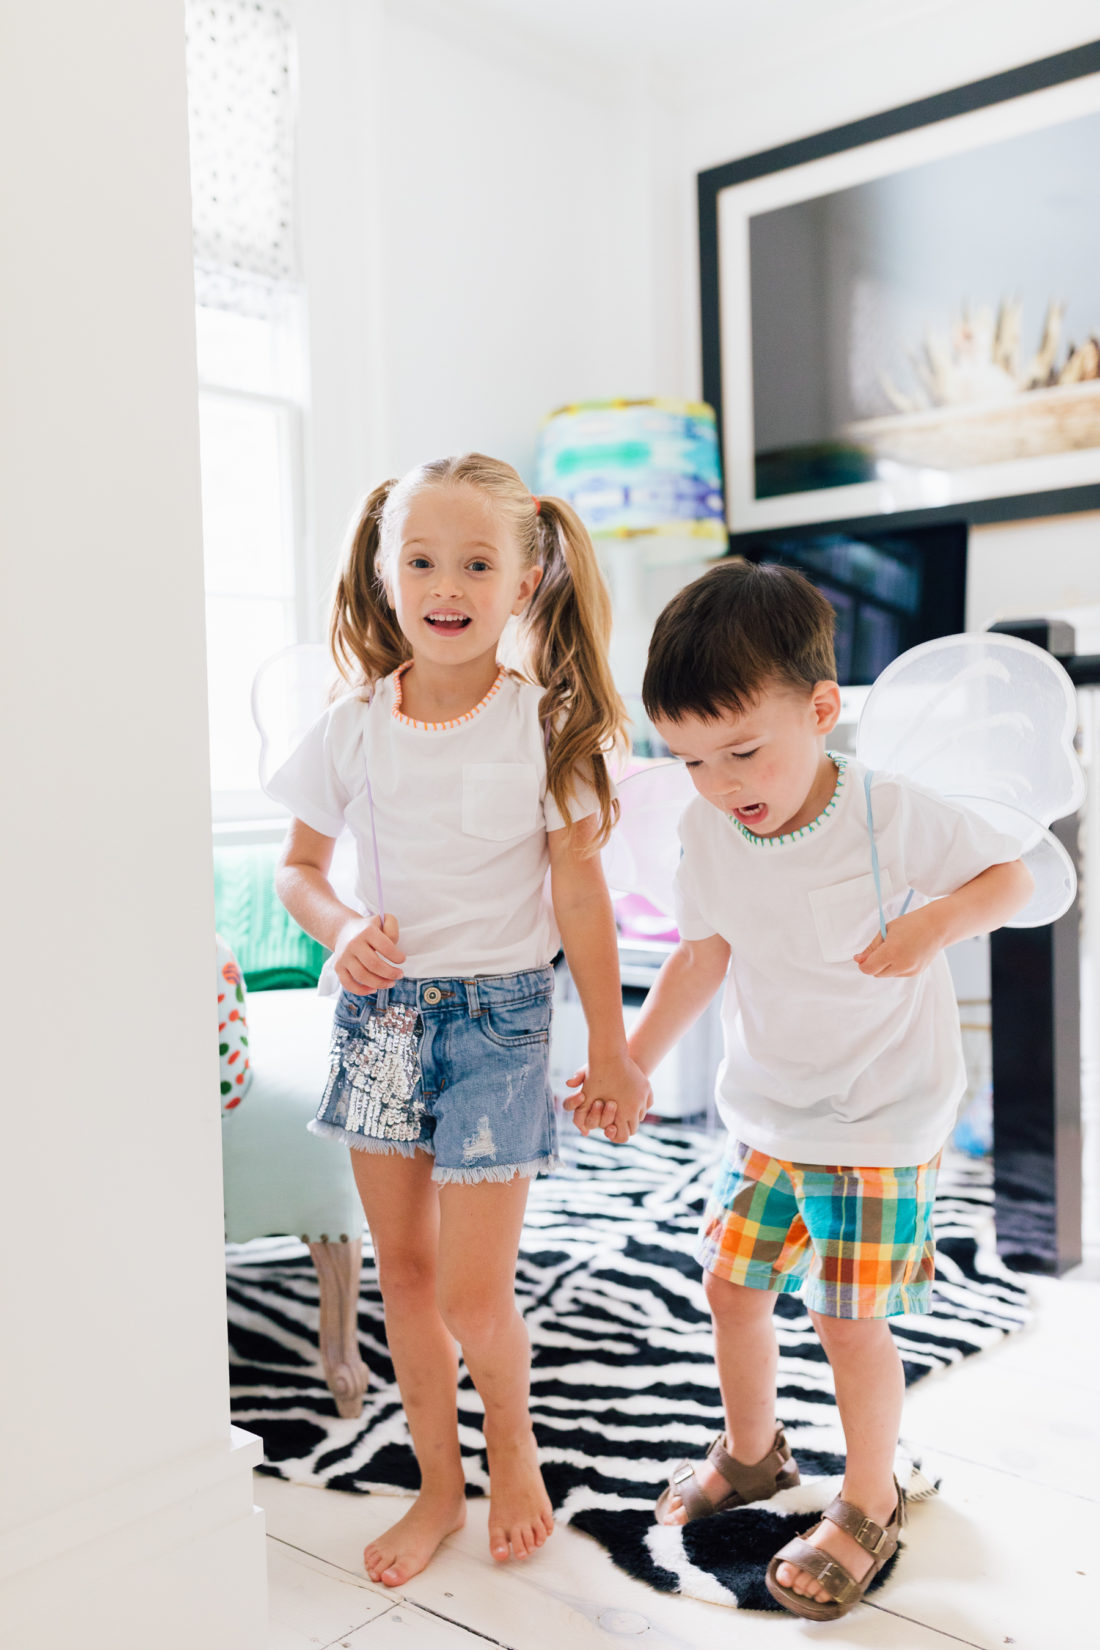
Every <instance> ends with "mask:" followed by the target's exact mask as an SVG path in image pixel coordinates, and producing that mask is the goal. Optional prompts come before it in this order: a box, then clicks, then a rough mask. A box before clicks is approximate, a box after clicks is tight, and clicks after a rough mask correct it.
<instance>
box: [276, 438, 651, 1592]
mask: <svg viewBox="0 0 1100 1650" xmlns="http://www.w3.org/2000/svg"><path fill="white" fill-rule="evenodd" d="M513 615H516V616H517V618H518V620H519V624H520V638H521V641H522V642H524V643H525V644H526V646H525V653H526V657H527V659H528V660H529V669H530V674H531V676H532V677H533V678H534V681H529V680H527V679H525V678H524V676H522V675H520V674H518V673H514V672H512V671H509V670H506V669H505V668H504V666H503V665H501V664H500V663H498V657H497V654H498V645H499V643H500V640H501V636H502V633H503V632H504V629H505V626H506V625H507V624H508V621H509V619H510V618H511V617H512V616H513ZM609 631H610V603H609V600H608V596H607V591H606V588H605V586H604V584H603V581H602V578H601V576H600V573H599V570H598V567H597V564H596V559H595V554H594V552H593V549H592V544H591V541H590V539H589V538H588V535H587V533H586V532H585V530H584V528H583V527H582V526H581V523H580V521H579V520H578V518H577V517H576V515H575V514H574V513H573V511H572V510H571V509H570V508H569V507H568V505H566V504H564V503H563V502H562V501H561V500H560V499H554V498H545V499H536V498H534V497H532V495H531V494H530V493H529V492H528V490H527V488H526V487H525V486H524V484H523V483H522V481H521V480H520V478H519V476H518V475H517V474H516V472H515V471H514V470H513V469H511V467H510V466H509V465H507V464H502V463H499V462H497V461H496V460H494V459H490V458H485V457H483V456H482V455H480V454H477V453H470V454H467V455H466V456H465V457H462V458H452V459H442V460H439V461H438V462H436V463H432V464H426V465H423V466H422V467H421V468H419V469H417V470H414V471H412V472H411V473H410V474H409V475H407V476H405V477H404V479H403V480H401V481H399V482H393V481H390V482H385V483H384V484H383V485H382V486H381V487H378V488H376V489H375V491H374V492H373V493H372V494H371V495H370V497H369V498H368V500H367V502H366V506H365V508H364V510H363V513H362V516H361V518H360V520H359V522H358V525H357V526H356V528H355V531H354V534H353V537H352V540H351V544H350V547H349V551H348V554H347V558H346V562H345V565H344V568H343V570H342V572H341V575H340V578H339V582H338V585H337V590H336V599H335V607H334V612H333V617H332V624H331V633H330V641H331V646H332V651H333V655H334V657H335V659H336V662H337V665H338V667H339V668H340V670H341V673H342V674H343V676H344V677H345V679H346V680H347V681H348V682H349V683H351V684H352V690H351V691H350V692H348V693H347V694H346V695H345V696H344V697H342V698H340V699H337V700H336V701H335V703H334V704H332V705H331V706H330V707H329V709H328V711H327V712H326V713H325V715H324V716H323V717H322V718H321V719H320V721H319V722H317V723H316V724H315V725H314V727H313V728H312V730H311V731H310V732H309V733H308V734H307V735H306V737H305V739H304V740H303V742H302V744H301V745H300V746H299V747H298V749H297V750H296V751H295V753H294V754H293V755H292V756H291V757H290V759H289V760H288V761H287V762H286V763H284V765H283V766H282V768H280V770H279V771H278V773H277V774H276V775H275V777H274V778H273V780H272V781H271V782H270V784H269V786H268V789H269V791H270V793H271V794H272V795H274V796H275V797H277V798H278V799H279V800H281V801H283V802H284V803H286V804H287V806H289V807H290V809H291V811H292V813H293V814H294V815H295V818H294V819H293V821H292V823H291V827H290V831H289V834H288V836H287V842H286V846H285V848H284V851H283V856H282V860H281V864H280V869H279V872H278V890H279V895H280V898H281V899H282V900H283V903H284V904H285V905H286V907H287V909H288V910H289V911H290V913H291V915H292V916H293V917H294V918H295V920H296V921H297V922H298V923H300V925H301V926H302V927H303V928H304V929H305V930H306V931H307V932H308V933H310V934H312V935H314V936H315V938H317V939H318V940H320V941H321V942H322V944H324V945H326V946H328V947H329V948H330V949H331V950H332V953H333V964H334V967H335V971H336V975H337V978H338V979H339V982H340V984H341V986H342V987H343V990H342V992H341V995H340V999H339V1002H338V1004H337V1007H336V1015H335V1026H334V1032H333V1048H332V1068H331V1073H330V1076H329V1081H328V1085H327V1087H326V1089H325V1092H324V1097H323V1099H322V1103H321V1108H320V1111H319V1113H318V1116H317V1119H316V1120H315V1122H314V1123H312V1124H311V1125H310V1126H311V1128H312V1129H313V1130H314V1131H315V1132H317V1133H321V1134H325V1135H328V1136H331V1137H332V1138H334V1139H337V1140H341V1141H344V1142H345V1143H346V1144H347V1145H349V1146H351V1147H352V1148H353V1150H352V1164H353V1167H354V1170H355V1177H356V1181H357V1184H358V1187H359V1191H360V1194H361V1196H362V1199H363V1207H364V1210H365V1211H366V1216H367V1221H368V1223H369V1226H370V1229H371V1233H372V1236H373V1239H374V1246H375V1254H376V1258H377V1262H378V1273H379V1280H380V1283H381V1288H382V1296H383V1301H384V1303H385V1311H386V1326H387V1338H388V1341H389V1348H390V1353H391V1356H392V1358H393V1363H394V1369H395V1372H396V1376H397V1382H398V1386H399V1388H400V1391H401V1397H402V1401H403V1403H404V1407H405V1414H406V1416H407V1418H408V1423H409V1430H410V1432H411V1434H412V1440H413V1447H414V1449H415V1451H416V1457H417V1461H418V1463H419V1466H420V1474H421V1487H420V1493H419V1495H418V1497H417V1499H416V1501H415V1503H414V1505H413V1506H412V1508H411V1509H410V1510H409V1512H408V1513H406V1515H405V1516H404V1517H403V1518H401V1519H400V1520H399V1521H398V1522H397V1523H396V1524H395V1525H394V1526H393V1527H392V1529H390V1530H388V1531H387V1532H386V1533H385V1535H383V1536H382V1537H381V1538H380V1539H379V1540H377V1541H374V1542H372V1543H371V1544H370V1546H368V1547H367V1549H366V1551H365V1554H364V1561H365V1564H366V1569H367V1573H368V1575H369V1576H370V1578H371V1580H372V1581H381V1582H383V1583H384V1584H385V1585H386V1586H390V1587H397V1586H400V1585H401V1584H402V1583H403V1582H405V1581H407V1580H408V1579H409V1577H410V1576H413V1575H415V1574H416V1573H417V1571H419V1570H422V1569H423V1568H424V1566H425V1565H426V1564H427V1563H428V1561H429V1559H430V1558H431V1556H432V1554H433V1553H434V1552H435V1550H436V1548H437V1547H438V1545H439V1543H440V1542H441V1541H442V1540H443V1539H444V1537H445V1536H447V1535H448V1534H450V1533H451V1532H452V1531H453V1530H456V1529H458V1528H459V1527H460V1526H461V1524H462V1523H463V1521H464V1518H465V1483H464V1475H463V1470H462V1462H461V1457H460V1454H459V1440H458V1420H457V1397H456V1371H457V1357H456V1349H455V1342H456V1341H457V1342H458V1344H459V1346H460V1347H461V1349H462V1356H463V1358H464V1359H465V1362H466V1367H467V1368H468V1369H469V1371H470V1375H471V1377H472V1378H473V1381H474V1384H475V1386H476V1387H477V1390H478V1392H479V1394H480V1396H481V1399H482V1402H483V1404H484V1406H485V1442H486V1448H487V1453H488V1461H489V1482H490V1510H489V1544H490V1548H491V1551H492V1554H493V1557H494V1558H496V1559H501V1560H503V1559H506V1558H508V1556H509V1552H511V1554H512V1555H514V1556H515V1557H517V1558H524V1557H526V1556H527V1555H528V1554H529V1553H531V1552H533V1551H534V1550H535V1549H536V1548H538V1547H541V1546H542V1544H543V1542H544V1541H545V1540H546V1538H547V1536H548V1535H549V1534H550V1532H551V1529H552V1520H551V1509H550V1501H549V1498H548V1496H547V1494H546V1489H545V1486H544V1485H543V1481H542V1476H541V1473H540V1471H539V1464H538V1456H537V1451H536V1445H535V1439H534V1434H533V1431H532V1426H531V1419H530V1415H529V1413H528V1397H529V1384H530V1348H529V1345H528V1341H527V1334H526V1330H525V1329H524V1326H523V1322H522V1320H521V1318H520V1316H519V1314H518V1312H517V1310H516V1304H515V1293H514V1285H515V1264H516V1255H517V1250H518V1245H519V1236H520V1228H521V1226H522V1223H523V1213H524V1206H525V1203H526V1200H527V1188H528V1182H529V1180H530V1179H531V1177H532V1176H534V1175H537V1174H540V1173H546V1172H548V1171H549V1170H550V1169H551V1168H552V1167H553V1166H554V1164H555V1162H556V1145H557V1139H556V1122H555V1116H554V1104H553V1097H552V1095H551V1092H550V1086H549V1082H548V1076H547V1054H548V1036H549V1027H550V1006H551V996H552V992H553V973H552V970H551V969H550V967H549V963H550V960H551V958H552V957H553V956H554V955H555V953H556V951H557V949H558V943H559V935H560V938H561V941H562V943H563V944H564V947H565V950H566V953H567V956H568V959H569V965H570V969H571V971H572V974H573V977H574V979H575V980H576V983H577V988H578V991H579V993H580V997H581V1000H582V1003H583V1006H584V1011H585V1016H586V1019H587V1022H588V1026H589V1057H590V1067H589V1073H590V1075H589V1078H588V1081H587V1083H586V1087H585V1100H586V1102H587V1101H588V1100H591V1101H593V1102H594V1103H598V1102H599V1101H600V1100H604V1101H606V1102H608V1103H610V1102H612V1101H614V1102H615V1104H616V1117H617V1133H618V1135H620V1136H622V1135H625V1133H627V1132H632V1129H631V1128H630V1124H633V1125H634V1126H636V1125H637V1123H638V1121H640V1119H641V1117H642V1116H643V1115H644V1113H645V1110H646V1107H647V1104H648V1097H649V1085H648V1082H647V1080H646V1079H645V1078H644V1077H643V1076H642V1074H641V1072H640V1071H639V1070H638V1069H637V1067H636V1066H635V1065H634V1064H633V1063H632V1062H631V1060H630V1059H629V1058H628V1056H627V1053H626V1038H625V1034H624V1029H623V1018H622V1000H621V995H620V987H619V971H618V953H617V949H616V941H615V929H614V923H613V919H612V913H611V904H610V900H609V896H608V893H607V889H606V886H605V884H604V881H603V875H602V872H601V869H600V860H599V856H598V853H597V851H596V850H597V849H598V848H599V846H600V845H601V844H602V843H603V842H604V841H605V839H606V837H607V834H608V831H609V830H610V828H611V824H612V821H613V814H614V808H615V803H614V802H613V798H612V787H611V782H610V778H609V775H608V771H607V766H606V763H605V759H604V752H605V751H608V750H609V749H610V748H611V747H612V746H613V745H614V744H615V743H616V742H617V741H618V740H619V739H620V738H621V736H622V732H623V726H624V721H625V712H624V707H623V705H622V702H621V700H620V699H619V696H618V694H617V692H616V691H615V687H614V685H613V683H612V680H611V676H610V673H609V671H608V666H607V662H606V645H607V641H608V636H609ZM536 682H537V684H538V685H537V686H536V685H535V683H536ZM345 823H346V824H347V825H349V826H350V827H351V828H352V830H353V832H354V833H355V836H356V839H357V843H358V849H359V853H358V860H359V874H358V875H359V880H358V892H359V894H360V896H361V898H362V900H363V903H364V904H365V905H366V907H367V909H368V910H369V911H371V912H373V913H374V914H373V915H372V916H370V917H369V918H365V917H363V916H360V915H358V914H357V913H356V912H354V911H353V910H351V909H350V908H349V907H348V906H347V905H345V904H344V903H343V902H342V901H341V900H340V899H339V898H338V897H337V895H336V894H335V892H334V891H333V888H332V886H331V884H330V882H329V880H328V871H329V867H330V864H331V861H332V854H333V847H334V841H335V838H336V837H337V836H338V835H339V834H340V831H341V829H342V828H343V826H344V825H345ZM548 869H549V873H550V877H549V895H550V897H549V899H548V898H547V893H546V873H547V870H548ZM379 873H381V877H382V879H383V880H384V887H385V892H386V901H387V904H388V905H389V906H390V908H391V911H392V913H393V914H389V913H386V912H384V911H383V908H382V902H381V900H380V899H379V889H378V886H377V884H378V880H379ZM594 1115H595V1117H596V1118H598V1116H599V1107H598V1104H597V1105H596V1108H595V1113H594ZM590 1120H591V1114H590Z"/></svg>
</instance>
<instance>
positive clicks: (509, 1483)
mask: <svg viewBox="0 0 1100 1650" xmlns="http://www.w3.org/2000/svg"><path fill="white" fill-rule="evenodd" d="M486 1445H487V1448H488V1453H489V1551H490V1552H491V1553H492V1555H493V1557H494V1558H495V1559H497V1560H498V1561H499V1562H500V1563H503V1562H504V1561H505V1559H507V1558H508V1557H509V1556H512V1557H514V1558H526V1557H527V1555H528V1554H529V1553H533V1552H535V1551H537V1549H538V1548H539V1547H541V1546H542V1544H543V1542H544V1541H545V1540H546V1539H547V1537H548V1536H549V1535H551V1534H552V1533H553V1529H554V1514H553V1511H552V1509H551V1506H550V1497H549V1496H548V1495H547V1493H546V1485H545V1484H544V1483H543V1481H542V1473H541V1472H540V1471H539V1456H538V1447H537V1445H536V1444H535V1435H534V1433H533V1432H527V1433H525V1434H522V1435H521V1436H520V1437H518V1438H504V1439H498V1440H497V1441H496V1442H495V1443H489V1440H488V1438H486Z"/></svg>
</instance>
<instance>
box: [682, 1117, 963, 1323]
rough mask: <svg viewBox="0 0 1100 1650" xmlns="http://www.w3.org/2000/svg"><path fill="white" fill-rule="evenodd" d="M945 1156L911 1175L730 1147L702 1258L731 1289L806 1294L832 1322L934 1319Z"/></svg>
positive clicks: (706, 1221) (704, 1232)
mask: <svg viewBox="0 0 1100 1650" xmlns="http://www.w3.org/2000/svg"><path fill="white" fill-rule="evenodd" d="M939 1163H940V1159H939V1154H937V1155H936V1156H935V1157H934V1158H933V1159H932V1161H931V1162H930V1163H919V1164H916V1165H915V1166H913V1167H911V1168H903V1169H872V1168H848V1167H840V1166H834V1165H822V1164H818V1163H782V1162H780V1161H779V1159H778V1158H775V1157H769V1156H768V1155H767V1153H766V1152H757V1151H753V1150H752V1148H751V1147H749V1146H744V1145H742V1144H741V1143H740V1142H739V1141H734V1142H732V1143H731V1145H730V1148H729V1150H728V1151H727V1153H726V1155H725V1157H724V1158H723V1159H722V1165H721V1168H720V1169H719V1171H718V1179H717V1182H716V1183H715V1186H714V1190H713V1191H712V1193H711V1195H710V1198H709V1200H708V1203H707V1208H706V1213H705V1214H704V1216H703V1225H702V1229H701V1231H700V1234H699V1244H698V1247H697V1248H696V1251H695V1256H696V1259H697V1260H698V1261H699V1262H700V1263H701V1264H702V1266H703V1268H704V1270H705V1271H708V1272H713V1273H714V1275H715V1277H719V1278H724V1279H725V1280H726V1282H727V1283H741V1284H746V1285H747V1286H748V1287H749V1288H750V1289H772V1290H775V1291H776V1292H777V1293H781V1294H793V1293H795V1292H796V1291H797V1290H802V1294H803V1298H804V1300H805V1303H806V1305H807V1306H808V1307H810V1308H811V1309H812V1310H813V1311H815V1312H820V1313H822V1314H823V1315H824V1316H826V1317H830V1318H892V1317H897V1316H898V1315H899V1314H900V1313H903V1312H927V1311H928V1308H929V1301H930V1297H931V1293H932V1279H933V1276H934V1275H935V1241H934V1238H933V1234H932V1204H933V1201H934V1199H935V1195H936V1171H937V1170H938V1168H939Z"/></svg>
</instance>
